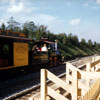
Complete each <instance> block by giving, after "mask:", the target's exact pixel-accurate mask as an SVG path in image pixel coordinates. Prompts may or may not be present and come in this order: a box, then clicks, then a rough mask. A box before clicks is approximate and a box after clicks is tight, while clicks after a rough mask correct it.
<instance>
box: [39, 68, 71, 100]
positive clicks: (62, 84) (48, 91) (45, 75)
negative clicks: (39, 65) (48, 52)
mask: <svg viewBox="0 0 100 100" xmlns="http://www.w3.org/2000/svg"><path fill="white" fill-rule="evenodd" d="M47 78H48V79H49V80H51V81H52V82H54V83H55V84H56V85H57V86H59V87H61V88H63V89H64V90H67V91H68V92H69V93H70V87H69V85H68V84H67V83H66V82H64V81H62V80H61V79H59V78H58V77H57V76H55V75H54V74H52V73H51V72H49V71H48V70H46V69H41V100H46V96H47V95H49V96H51V97H53V98H54V99H56V100H69V99H67V98H66V97H64V96H62V95H61V94H59V93H57V92H56V91H55V90H53V89H52V88H50V87H49V86H47V85H46V79H47Z"/></svg>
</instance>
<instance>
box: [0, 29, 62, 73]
mask: <svg viewBox="0 0 100 100" xmlns="http://www.w3.org/2000/svg"><path fill="white" fill-rule="evenodd" d="M44 44H45V45H46V47H47V51H41V50H38V49H37V50H33V48H34V47H35V46H37V48H40V47H41V46H43V45H44ZM61 63H62V56H61V53H60V51H59V50H57V42H51V41H48V40H47V39H46V38H43V39H41V40H39V41H34V40H33V39H30V38H27V37H26V35H25V34H24V33H20V32H13V31H10V30H2V29H0V72H1V71H8V70H25V69H26V70H30V69H31V70H37V69H41V68H44V67H45V68H46V67H52V66H57V65H58V64H61Z"/></svg>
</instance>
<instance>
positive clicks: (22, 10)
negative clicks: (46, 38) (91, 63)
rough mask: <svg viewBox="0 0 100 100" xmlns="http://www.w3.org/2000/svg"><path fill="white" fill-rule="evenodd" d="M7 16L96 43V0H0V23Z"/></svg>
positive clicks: (99, 11) (99, 33)
mask: <svg viewBox="0 0 100 100" xmlns="http://www.w3.org/2000/svg"><path fill="white" fill-rule="evenodd" d="M11 16H13V17H14V20H16V21H18V22H20V23H21V24H23V23H24V22H26V21H33V22H34V23H35V24H36V25H45V26H47V27H48V30H50V31H51V32H53V33H55V34H58V33H66V34H69V33H72V34H73V35H77V36H78V37H79V39H80V40H81V39H82V38H84V39H86V40H87V41H88V40H89V39H91V40H92V41H96V42H98V43H100V39H99V38H100V0H0V25H1V23H2V22H4V23H5V24H6V22H7V21H8V20H9V18H10V17H11Z"/></svg>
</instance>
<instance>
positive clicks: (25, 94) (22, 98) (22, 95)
mask: <svg viewBox="0 0 100 100" xmlns="http://www.w3.org/2000/svg"><path fill="white" fill-rule="evenodd" d="M58 77H59V78H61V79H62V78H64V77H65V73H63V74H60V75H58ZM46 83H47V84H48V85H49V86H51V85H53V83H51V81H50V80H47V82H46ZM39 92H40V84H38V85H35V86H33V87H31V88H28V89H26V90H23V91H21V92H19V93H16V94H14V95H11V96H9V97H7V98H4V100H28V99H29V97H31V96H33V95H34V97H35V96H37V95H38V94H39ZM33 100H34V99H33Z"/></svg>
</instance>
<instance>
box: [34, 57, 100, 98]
mask: <svg viewBox="0 0 100 100" xmlns="http://www.w3.org/2000/svg"><path fill="white" fill-rule="evenodd" d="M83 66H84V68H83V69H82V70H81V68H82V67H83ZM83 66H81V67H80V68H77V67H76V66H75V65H73V64H71V63H69V62H66V75H65V77H64V78H63V79H60V78H58V77H57V76H55V75H54V74H53V73H51V72H49V71H48V70H46V69H42V70H41V98H39V99H38V100H55V99H56V100H100V72H99V71H100V57H99V56H97V57H93V58H92V61H91V62H90V63H87V64H86V65H83ZM47 79H49V80H51V81H52V82H53V83H55V85H54V86H52V87H50V86H48V85H47V84H46V80H47ZM34 100H36V99H34Z"/></svg>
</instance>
